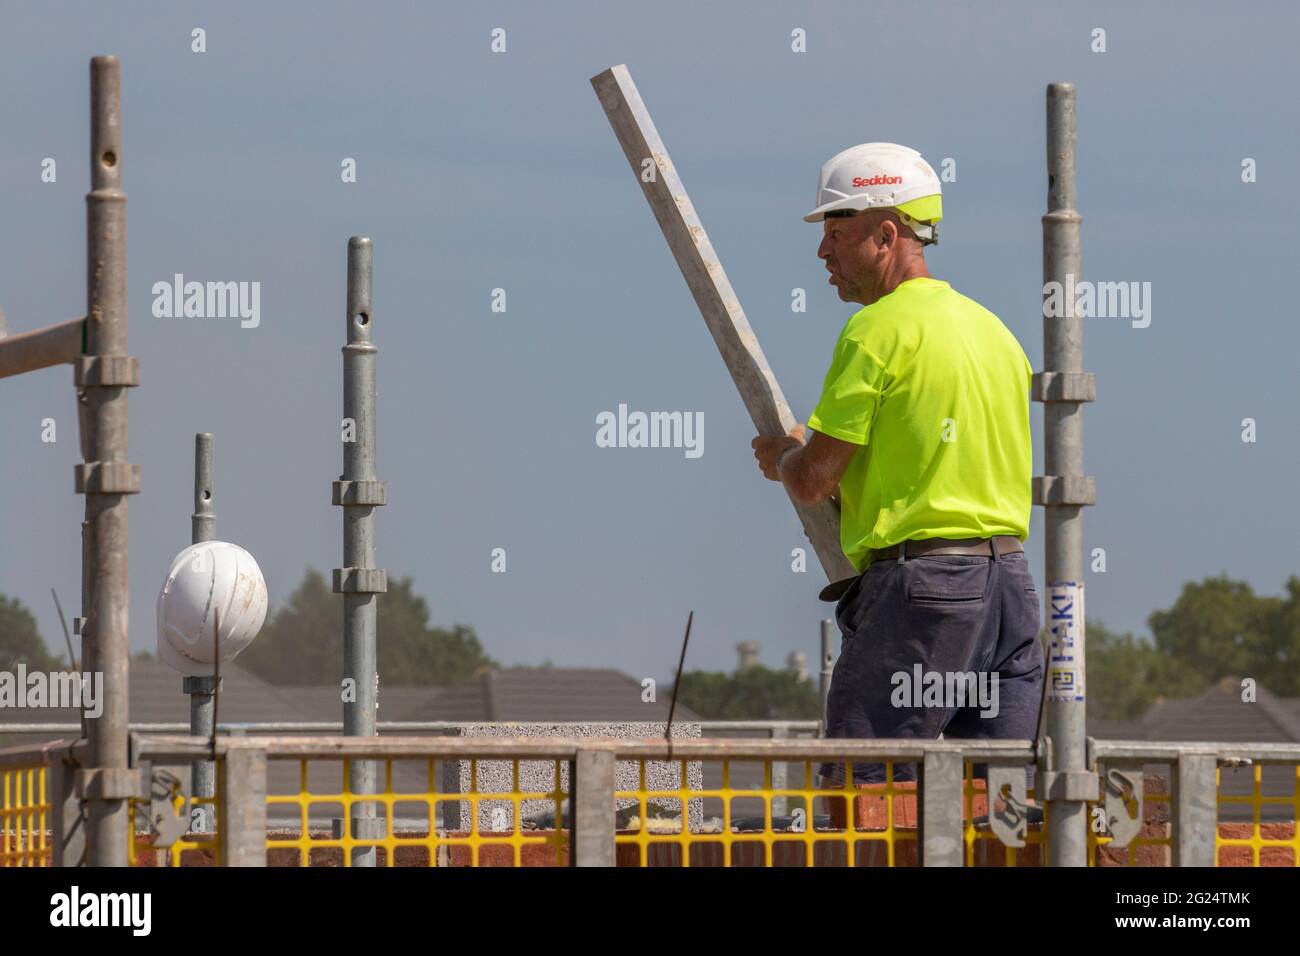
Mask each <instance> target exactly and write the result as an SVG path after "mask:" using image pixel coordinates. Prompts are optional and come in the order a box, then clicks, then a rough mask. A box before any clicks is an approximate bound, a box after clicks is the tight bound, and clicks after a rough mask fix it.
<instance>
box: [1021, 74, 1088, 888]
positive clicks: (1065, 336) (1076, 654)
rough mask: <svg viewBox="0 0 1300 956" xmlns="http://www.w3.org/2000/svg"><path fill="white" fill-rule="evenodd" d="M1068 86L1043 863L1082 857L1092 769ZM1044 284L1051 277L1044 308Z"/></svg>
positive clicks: (1053, 400) (1051, 406)
mask: <svg viewBox="0 0 1300 956" xmlns="http://www.w3.org/2000/svg"><path fill="white" fill-rule="evenodd" d="M1075 143H1076V124H1075V90H1074V85H1073V84H1072V83H1052V84H1051V85H1049V86H1048V88H1047V175H1048V187H1047V214H1046V215H1045V216H1043V283H1044V293H1043V294H1044V308H1043V366H1044V371H1043V372H1042V373H1041V374H1039V375H1036V376H1034V386H1033V397H1034V399H1035V400H1037V401H1041V402H1043V403H1044V407H1043V419H1044V426H1045V427H1044V456H1043V459H1044V468H1045V472H1046V474H1045V475H1044V476H1043V477H1040V478H1036V479H1034V502H1035V504H1041V505H1043V510H1044V530H1045V533H1046V564H1047V567H1046V576H1047V591H1048V636H1049V648H1048V673H1047V675H1046V679H1047V680H1048V681H1049V687H1048V695H1047V703H1046V710H1047V715H1046V716H1047V736H1048V738H1049V741H1050V743H1049V752H1048V755H1047V760H1046V763H1047V767H1046V771H1045V772H1044V773H1043V774H1042V775H1041V776H1040V777H1039V784H1038V786H1039V788H1040V789H1041V790H1042V791H1044V792H1043V793H1040V794H1039V797H1040V799H1041V798H1043V797H1046V799H1047V802H1048V804H1049V810H1048V819H1049V824H1048V862H1049V864H1050V865H1052V866H1085V865H1086V864H1087V862H1088V831H1087V825H1088V821H1087V815H1086V813H1087V806H1086V804H1085V803H1084V801H1085V800H1086V799H1088V798H1089V796H1090V795H1091V797H1092V798H1095V797H1096V790H1097V778H1096V776H1095V774H1090V773H1089V772H1088V771H1087V752H1086V751H1087V747H1086V743H1087V726H1086V722H1085V716H1086V709H1085V708H1086V703H1085V691H1084V683H1083V670H1082V662H1083V640H1084V636H1083V613H1082V611H1083V510H1082V509H1083V507H1084V506H1086V505H1090V504H1093V502H1094V501H1095V500H1096V489H1095V485H1094V482H1093V479H1092V478H1090V477H1088V476H1085V475H1084V474H1083V403H1085V402H1089V401H1092V400H1093V398H1094V397H1095V395H1096V382H1095V379H1094V378H1093V376H1092V375H1090V374H1086V373H1085V372H1084V371H1083V316H1081V315H1079V314H1077V310H1076V308H1075V300H1074V291H1075V289H1076V288H1077V285H1078V283H1079V281H1080V278H1081V271H1082V269H1081V263H1082V256H1081V252H1080V242H1079V234H1080V224H1081V223H1082V221H1083V217H1082V216H1080V215H1079V212H1078V210H1077V209H1076V208H1075V207H1076V202H1077V200H1076V194H1075V176H1074V174H1075ZM1049 283H1059V286H1057V287H1056V288H1057V291H1056V293H1055V295H1056V303H1057V304H1059V306H1060V308H1059V309H1057V308H1049V307H1048V304H1049V301H1050V296H1051V295H1052V293H1049V287H1048V284H1049Z"/></svg>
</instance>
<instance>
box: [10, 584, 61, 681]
mask: <svg viewBox="0 0 1300 956" xmlns="http://www.w3.org/2000/svg"><path fill="white" fill-rule="evenodd" d="M19 663H22V664H25V665H27V668H28V669H29V670H39V671H52V670H58V669H59V668H61V667H63V668H66V667H68V666H70V665H69V664H68V663H67V662H66V661H64V660H62V659H61V658H58V657H54V656H52V655H51V654H50V653H49V652H48V651H47V650H46V649H45V642H44V641H43V640H41V632H40V631H39V630H38V629H37V627H36V618H34V617H32V614H31V612H30V611H28V610H27V608H26V607H24V606H23V602H22V601H20V600H18V599H17V598H7V597H5V596H4V595H3V594H0V670H12V669H13V668H14V667H15V666H16V665H17V664H19Z"/></svg>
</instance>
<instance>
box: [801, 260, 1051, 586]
mask: <svg viewBox="0 0 1300 956" xmlns="http://www.w3.org/2000/svg"><path fill="white" fill-rule="evenodd" d="M1032 375H1033V368H1032V366H1030V364H1029V359H1028V358H1027V357H1026V356H1025V352H1024V350H1023V349H1022V348H1021V347H1020V343H1019V342H1017V341H1016V337H1015V336H1014V335H1012V334H1011V330H1010V329H1008V328H1007V327H1006V326H1005V325H1003V324H1002V321H1001V320H1000V319H999V318H998V317H997V316H996V315H994V314H993V313H992V312H990V311H989V310H988V309H986V308H984V307H983V306H981V305H980V304H979V303H978V302H975V301H973V300H971V299H968V298H966V297H965V296H964V295H962V294H961V293H959V292H956V291H954V290H953V288H952V287H951V286H949V285H948V283H947V282H943V281H942V280H939V279H932V278H918V279H908V280H907V281H906V282H904V283H902V284H901V285H899V286H898V288H896V289H895V290H894V291H893V292H891V293H889V294H888V295H886V296H884V297H883V298H881V299H879V300H878V301H876V302H873V303H872V304H871V305H868V306H866V307H864V308H863V309H861V310H860V311H859V312H857V313H856V314H855V315H854V316H853V317H852V318H850V319H849V321H848V323H847V324H846V325H845V326H844V330H843V331H842V332H841V333H840V337H839V341H837V342H836V343H835V355H834V358H833V360H832V361H831V367H830V370H829V371H828V372H827V373H826V381H825V383H824V384H823V386H822V396H821V399H820V400H819V401H818V403H817V407H816V408H815V409H814V410H813V413H812V415H811V416H810V417H809V418H808V427H809V428H812V429H814V430H816V431H819V432H822V433H823V434H826V435H830V436H832V437H834V438H839V439H841V440H842V441H847V442H852V443H853V444H855V445H862V446H863V447H862V448H861V449H860V450H859V451H858V452H857V454H855V455H854V456H853V458H852V459H850V461H849V466H848V468H847V469H846V470H845V472H844V475H843V477H841V478H840V545H841V547H842V548H843V549H844V554H845V555H846V556H847V557H848V559H849V560H850V561H851V562H853V565H854V567H856V568H857V569H858V570H859V571H861V570H863V568H865V567H866V564H867V561H868V553H869V552H870V551H872V550H874V549H880V548H888V547H890V546H891V545H895V544H898V543H899V542H900V541H904V540H907V539H918V538H987V537H991V536H992V535H998V534H1013V535H1015V536H1016V537H1018V538H1020V539H1021V540H1024V539H1025V538H1026V537H1028V535H1029V512H1030V508H1031V506H1032V493H1031V483H1032V475H1033V446H1032V444H1031V441H1030V437H1029V389H1030V379H1031V377H1032Z"/></svg>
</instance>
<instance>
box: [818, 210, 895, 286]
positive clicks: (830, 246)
mask: <svg viewBox="0 0 1300 956" xmlns="http://www.w3.org/2000/svg"><path fill="white" fill-rule="evenodd" d="M881 219H882V213H881V211H879V210H870V211H868V212H863V213H858V214H857V215H856V216H844V217H834V218H832V217H827V218H826V219H824V220H822V242H821V245H820V246H818V247H817V258H819V259H823V260H825V262H826V268H827V270H828V271H829V272H830V274H831V277H830V283H831V285H833V286H835V289H836V291H837V292H839V294H840V298H841V299H842V300H843V301H845V302H860V303H861V304H863V305H870V304H871V303H872V302H874V301H875V300H876V299H878V298H879V294H878V293H877V291H876V290H878V289H879V288H880V285H881V279H882V276H883V273H884V266H885V264H886V261H887V258H888V254H887V250H886V249H885V248H884V247H883V246H882V244H881V241H880V239H881V237H880V235H879V232H880V230H878V229H877V228H876V226H877V225H878V224H879V223H880V221H881Z"/></svg>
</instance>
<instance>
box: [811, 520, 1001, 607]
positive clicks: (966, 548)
mask: <svg viewBox="0 0 1300 956" xmlns="http://www.w3.org/2000/svg"><path fill="white" fill-rule="evenodd" d="M995 547H996V548H997V553H998V555H1003V554H1015V553H1016V552H1017V551H1024V550H1025V546H1024V545H1023V544H1022V543H1021V542H1020V539H1019V538H1017V537H1016V536H1015V535H1013V534H999V535H995V536H994V537H992V538H919V539H916V540H912V541H904V542H902V543H901V544H896V545H893V546H891V547H888V548H881V549H880V550H879V551H872V552H871V557H870V558H869V559H868V561H867V565H868V567H869V566H871V565H873V564H875V563H876V562H877V561H897V560H898V558H899V556H900V555H902V557H903V560H904V561H906V560H907V559H908V558H920V557H924V556H925V555H941V554H966V555H985V554H986V555H988V556H989V557H992V556H993V549H994V548H995ZM864 573H865V572H864ZM861 576H862V575H860V574H859V575H855V576H854V577H851V578H845V579H844V580H842V581H836V582H835V583H834V584H828V585H826V587H824V588H822V591H821V594H819V595H817V596H818V598H820V599H821V600H823V601H838V600H839V599H840V598H841V597H843V596H844V592H846V591H847V590H848V589H849V587H850V585H852V584H853V582H854V581H856V580H857V579H858V578H859V577H861Z"/></svg>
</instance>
